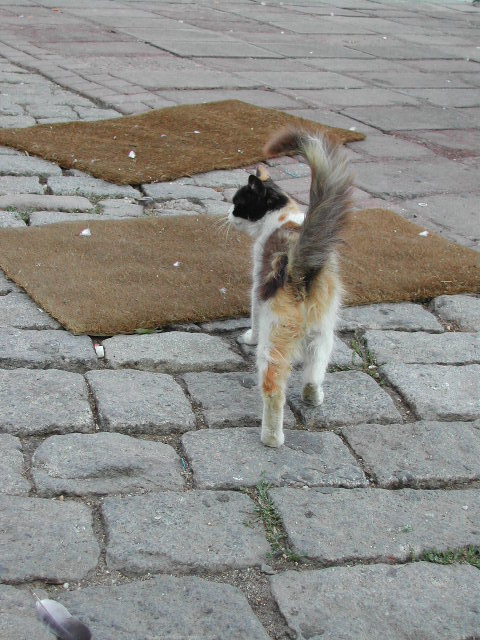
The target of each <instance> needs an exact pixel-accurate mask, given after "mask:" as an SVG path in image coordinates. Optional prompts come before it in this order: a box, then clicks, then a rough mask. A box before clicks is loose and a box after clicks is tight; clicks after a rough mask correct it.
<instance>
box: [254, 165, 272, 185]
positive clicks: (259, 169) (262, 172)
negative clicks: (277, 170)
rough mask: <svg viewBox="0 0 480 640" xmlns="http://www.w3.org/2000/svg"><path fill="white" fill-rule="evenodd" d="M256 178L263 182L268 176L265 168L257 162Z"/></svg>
mask: <svg viewBox="0 0 480 640" xmlns="http://www.w3.org/2000/svg"><path fill="white" fill-rule="evenodd" d="M257 178H259V179H260V180H261V181H262V182H265V180H268V179H269V178H270V174H269V173H268V170H267V168H266V167H264V166H263V164H259V165H258V167H257Z"/></svg>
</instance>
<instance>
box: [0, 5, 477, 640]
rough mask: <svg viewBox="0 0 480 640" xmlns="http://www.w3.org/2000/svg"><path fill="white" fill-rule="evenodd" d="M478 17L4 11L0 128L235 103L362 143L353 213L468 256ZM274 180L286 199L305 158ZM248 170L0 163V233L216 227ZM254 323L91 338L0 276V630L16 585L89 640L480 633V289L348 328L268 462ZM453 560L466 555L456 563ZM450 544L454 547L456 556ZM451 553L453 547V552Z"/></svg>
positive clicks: (51, 8) (90, 8)
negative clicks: (46, 227)
mask: <svg viewBox="0 0 480 640" xmlns="http://www.w3.org/2000/svg"><path fill="white" fill-rule="evenodd" d="M479 13H480V9H478V8H476V7H474V6H472V4H471V3H470V2H461V1H457V2H455V1H451V2H434V1H431V2H413V1H411V2H386V1H381V0H379V1H375V0H355V2H350V1H349V0H342V1H341V0H329V1H328V2H327V1H323V0H284V1H283V2H273V1H268V0H267V1H266V2H256V1H254V0H235V1H234V2H233V1H232V2H230V1H227V0H224V1H223V2H222V1H220V2H219V1H215V0H202V1H200V2H195V3H193V2H187V1H185V0H183V1H182V0H172V1H171V2H167V1H156V2H155V1H153V0H121V1H120V0H81V1H80V0H18V1H15V0H0V126H2V127H23V126H29V125H32V124H35V123H49V122H58V121H67V120H92V119H103V118H107V117H119V116H121V115H122V114H130V113H138V112H142V111H146V110H148V109H150V108H157V107H163V106H169V105H175V104H182V103H189V102H202V101H212V100H219V99H225V98H239V99H242V100H246V101H249V102H252V103H255V104H259V105H262V106H268V107H275V108H279V109H282V110H286V111H289V112H291V113H295V114H299V115H302V116H306V117H309V118H311V119H313V120H318V121H320V122H323V123H325V124H330V125H334V126H342V127H347V128H355V129H358V130H359V131H363V132H365V133H366V134H367V139H366V140H365V141H364V142H361V143H354V144H352V145H350V147H349V155H350V158H351V161H352V163H353V167H354V171H355V175H356V185H357V190H356V204H357V206H358V207H359V208H363V207H365V206H381V207H388V208H393V209H394V210H396V211H397V212H399V213H401V214H402V215H404V216H405V217H407V218H409V219H414V220H415V221H416V222H417V223H418V224H420V225H422V226H424V227H425V228H426V229H431V230H434V231H436V232H438V233H440V234H442V235H444V236H445V237H447V238H449V239H451V240H454V241H456V242H459V243H461V244H463V245H465V246H469V247H474V248H475V247H478V243H479V237H480V236H479V225H478V201H479V192H480V187H479V182H478V168H479V157H480V133H479V122H480V119H479V102H480V101H479V93H478V85H479V82H478V77H479V76H478V70H479V68H480V66H479V63H480V51H479V47H478V38H476V35H477V32H478V20H479ZM270 165H271V167H270V170H271V173H272V176H273V177H274V179H275V180H277V181H278V182H279V183H280V184H281V185H282V186H283V187H284V188H285V189H286V190H288V191H289V192H290V193H292V194H293V195H294V196H295V197H297V198H298V199H299V201H300V202H302V203H306V202H307V198H308V186H309V185H308V171H307V170H306V167H305V165H303V164H301V163H299V162H298V161H296V160H293V159H291V158H281V159H277V160H274V161H272V162H270ZM246 177H247V171H245V170H244V169H240V170H236V171H231V172H225V171H220V172H212V173H209V174H205V175H202V176H195V177H193V178H191V179H187V180H185V179H184V180H181V181H177V182H176V183H170V184H159V185H142V186H140V187H138V186H136V187H135V188H133V187H117V186H115V185H111V184H108V183H104V182H102V181H99V180H94V179H92V178H91V177H90V176H88V175H86V174H82V173H80V172H78V171H62V170H61V169H60V168H59V167H58V166H56V165H55V164H52V163H48V162H45V161H42V160H39V159H37V158H34V157H30V156H26V155H23V154H20V153H18V152H15V151H13V150H11V149H7V148H0V226H18V227H22V226H25V225H31V226H34V225H41V224H42V225H43V224H49V223H51V222H55V221H60V220H62V221H63V220H70V219H82V220H85V225H86V226H87V225H88V221H89V220H92V219H95V220H98V219H102V218H104V219H109V218H112V217H114V218H117V217H121V218H125V217H139V216H164V215H172V214H178V213H182V214H189V215H216V216H222V215H225V213H226V211H227V210H228V207H229V206H230V205H229V201H230V199H231V196H232V194H233V193H234V191H235V189H236V187H237V186H239V185H241V184H243V183H245V180H246ZM247 326H248V320H247V319H241V320H234V321H219V322H210V323H206V324H204V325H201V326H199V325H188V326H183V327H179V326H177V327H172V328H171V329H169V330H167V331H164V332H162V333H154V334H150V335H134V336H116V337H113V338H109V339H105V340H103V341H101V342H103V346H104V348H105V358H103V359H99V358H97V356H96V353H95V351H94V348H93V340H92V338H90V337H88V336H73V335H71V334H69V333H68V332H66V331H64V330H63V329H62V328H61V327H60V326H59V324H58V323H57V322H56V321H55V320H53V319H52V318H50V317H49V316H48V315H47V314H46V313H44V312H43V311H41V310H40V309H38V308H37V306H36V305H35V304H34V303H33V302H32V301H31V300H30V299H29V298H28V296H27V295H26V294H25V293H23V292H22V291H20V290H19V289H18V287H16V286H15V285H14V284H13V283H12V282H10V281H9V280H7V279H6V278H5V277H4V276H3V275H1V272H0V451H1V454H2V463H1V464H0V496H1V497H0V550H1V553H0V637H1V638H2V640H3V639H5V640H19V639H20V640H26V639H27V638H28V639H29V640H30V639H31V638H38V639H40V640H44V639H45V640H46V639H47V638H50V637H52V636H51V635H50V634H49V633H48V632H47V631H45V630H44V629H43V628H42V627H41V625H40V623H39V622H38V621H37V620H36V618H35V614H34V598H33V596H32V591H35V592H36V593H38V594H39V595H41V596H42V595H47V594H48V596H49V597H52V598H55V599H57V600H59V601H61V602H63V603H64V604H65V605H66V606H68V608H69V609H70V610H71V611H72V613H74V614H76V615H78V616H79V617H81V618H82V619H83V620H84V621H85V622H87V623H88V624H89V625H90V626H91V629H92V631H93V633H94V638H95V639H98V640H104V639H107V638H112V639H113V638H115V639H116V640H127V639H128V640H132V639H133V638H135V639H137V640H153V639H164V638H165V639H168V640H177V639H180V638H182V639H183V638H188V639H189V640H194V639H200V638H202V639H212V640H213V639H214V638H222V639H225V640H226V639H239V640H240V639H242V640H243V639H246V638H248V639H257V638H258V639H266V638H276V639H286V638H298V639H302V638H304V639H307V638H317V637H322V638H325V639H326V638H330V639H332V640H334V639H340V638H342V639H344V638H345V639H346V638H349V639H353V638H355V640H359V639H363V638H365V639H367V638H368V639H369V640H374V639H379V640H380V639H382V640H384V639H385V638H388V639H392V640H397V639H398V640H400V639H405V638H422V639H425V640H438V639H445V640H460V639H465V638H479V637H480V609H479V602H480V587H479V584H480V581H479V575H480V574H479V571H478V568H475V567H474V566H470V565H469V564H464V563H454V564H446V565H442V564H433V563H431V562H427V560H432V559H435V553H434V552H433V550H436V554H437V560H444V561H445V560H448V558H449V557H450V556H453V555H454V553H453V552H454V551H455V550H457V549H464V550H467V551H466V552H465V553H466V554H467V555H468V553H469V554H470V557H474V556H475V554H476V558H477V567H478V553H479V552H478V549H479V546H480V492H479V489H480V463H479V460H480V407H479V402H478V399H479V390H480V353H479V347H478V341H477V339H476V334H477V333H478V331H479V329H480V298H478V297H475V296H474V295H461V296H450V297H449V296H441V297H439V298H437V299H435V300H433V301H431V302H429V303H428V304H427V303H426V304H424V305H421V304H409V303H400V304H385V305H374V306H370V307H361V308H349V309H345V310H344V311H343V313H342V318H341V321H340V323H339V331H338V336H337V340H336V344H335V349H334V353H333V356H332V361H331V366H330V372H329V374H328V375H327V378H326V381H325V402H324V404H323V405H322V406H321V407H319V408H317V409H311V408H308V407H307V406H306V405H304V404H303V403H302V402H301V400H300V396H299V388H298V377H297V374H296V373H294V374H293V376H292V380H291V386H290V392H289V397H288V408H287V412H286V423H285V424H286V428H287V431H286V445H285V446H284V447H283V448H282V449H280V450H272V449H268V448H265V447H263V446H262V445H261V444H260V442H259V437H258V436H259V434H258V431H259V429H258V426H259V420H260V411H261V403H260V399H259V393H258V389H257V387H256V384H255V375H254V373H253V371H254V355H253V353H252V352H251V350H248V349H245V348H240V346H239V345H238V343H237V340H236V339H237V337H238V335H239V334H240V333H241V332H242V330H244V329H245V327H247ZM468 550H469V551H468ZM450 552H452V553H450ZM459 555H461V552H459Z"/></svg>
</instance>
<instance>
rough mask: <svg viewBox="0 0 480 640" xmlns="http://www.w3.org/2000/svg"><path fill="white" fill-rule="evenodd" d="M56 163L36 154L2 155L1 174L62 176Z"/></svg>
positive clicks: (0, 157) (0, 160)
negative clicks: (37, 156) (36, 156)
mask: <svg viewBox="0 0 480 640" xmlns="http://www.w3.org/2000/svg"><path fill="white" fill-rule="evenodd" d="M60 175H62V170H61V169H60V167H59V166H58V165H56V164H53V163H52V162H47V161H46V160H42V159H41V158H35V156H23V155H22V156H0V176H43V177H45V176H60Z"/></svg>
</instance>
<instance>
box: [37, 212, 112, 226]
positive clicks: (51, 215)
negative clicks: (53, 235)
mask: <svg viewBox="0 0 480 640" xmlns="http://www.w3.org/2000/svg"><path fill="white" fill-rule="evenodd" d="M102 218H103V216H99V215H98V214H96V213H73V212H69V211H32V213H31V214H30V215H29V226H30V227H41V226H43V225H45V224H53V223H55V222H79V221H80V220H85V221H88V222H90V221H91V220H102Z"/></svg>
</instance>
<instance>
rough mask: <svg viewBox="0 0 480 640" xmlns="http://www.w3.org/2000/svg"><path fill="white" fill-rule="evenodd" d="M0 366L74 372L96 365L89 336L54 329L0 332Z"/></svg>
mask: <svg viewBox="0 0 480 640" xmlns="http://www.w3.org/2000/svg"><path fill="white" fill-rule="evenodd" d="M0 366H1V367H4V368H9V369H12V368H17V367H28V368H29V369H49V368H53V367H55V368H58V369H67V370H74V371H75V370H77V369H84V368H86V367H89V368H96V367H97V366H98V364H97V356H96V355H95V351H94V350H93V345H92V341H91V340H90V338H89V337H88V336H73V335H72V334H71V333H68V332H67V331H59V330H55V329H45V330H42V331H36V330H30V329H0Z"/></svg>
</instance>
